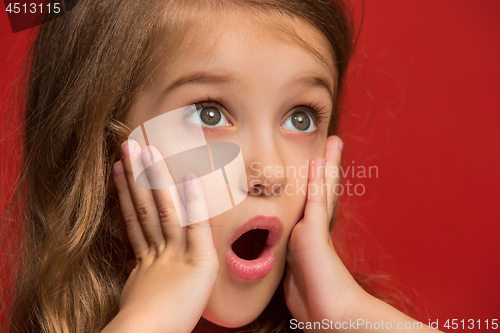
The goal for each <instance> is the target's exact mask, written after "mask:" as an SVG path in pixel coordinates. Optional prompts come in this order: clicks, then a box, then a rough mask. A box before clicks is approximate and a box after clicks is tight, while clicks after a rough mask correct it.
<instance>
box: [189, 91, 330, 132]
mask: <svg viewBox="0 0 500 333" xmlns="http://www.w3.org/2000/svg"><path fill="white" fill-rule="evenodd" d="M194 104H195V105H196V107H197V108H198V106H200V108H203V107H207V106H214V105H218V106H222V97H221V98H219V99H215V100H213V99H212V98H210V96H209V95H207V97H206V99H205V101H203V102H196V103H194ZM207 104H208V105H207ZM300 108H307V109H308V110H304V111H306V112H307V113H308V114H309V115H311V116H312V117H313V118H314V121H315V122H316V123H319V122H321V121H324V120H326V119H327V118H328V110H325V111H323V110H324V109H325V107H324V106H322V107H320V106H319V105H318V104H317V103H315V102H311V103H309V104H308V105H298V106H296V107H295V108H294V109H300ZM289 116H290V115H289ZM203 127H204V128H206V129H209V130H211V131H215V130H219V129H221V128H223V127H224V126H203ZM317 131H319V127H318V128H317Z"/></svg>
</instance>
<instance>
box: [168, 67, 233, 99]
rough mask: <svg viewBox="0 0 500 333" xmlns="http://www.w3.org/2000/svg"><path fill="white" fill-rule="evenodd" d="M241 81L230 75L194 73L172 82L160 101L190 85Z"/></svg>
mask: <svg viewBox="0 0 500 333" xmlns="http://www.w3.org/2000/svg"><path fill="white" fill-rule="evenodd" d="M237 81H240V80H239V79H238V78H236V77H235V76H233V75H229V74H223V75H221V74H210V73H206V72H194V73H190V74H188V75H183V76H181V77H179V78H177V79H176V80H174V81H173V82H171V83H170V84H169V85H168V86H167V87H166V88H165V89H163V90H162V91H161V92H160V96H159V100H162V99H163V98H165V96H166V95H167V94H168V93H169V92H170V91H172V90H174V89H175V88H177V87H180V86H182V85H185V84H188V83H194V82H197V83H212V84H214V83H215V84H222V83H234V82H237Z"/></svg>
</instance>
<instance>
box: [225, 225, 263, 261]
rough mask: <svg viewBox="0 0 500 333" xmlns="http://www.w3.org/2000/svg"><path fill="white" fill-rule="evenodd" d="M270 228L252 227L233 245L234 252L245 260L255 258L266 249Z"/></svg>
mask: <svg viewBox="0 0 500 333" xmlns="http://www.w3.org/2000/svg"><path fill="white" fill-rule="evenodd" d="M268 236H269V230H267V229H252V230H249V231H247V232H245V233H244V234H243V235H241V236H240V237H239V238H238V239H237V240H236V241H235V242H234V243H233V245H232V246H231V248H232V249H233V252H234V253H235V254H236V255H237V256H238V257H239V258H241V259H243V260H255V259H257V258H258V257H259V256H260V255H261V254H262V251H263V250H264V247H265V246H266V243H267V237H268Z"/></svg>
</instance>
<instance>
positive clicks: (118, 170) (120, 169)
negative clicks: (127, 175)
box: [113, 161, 123, 177]
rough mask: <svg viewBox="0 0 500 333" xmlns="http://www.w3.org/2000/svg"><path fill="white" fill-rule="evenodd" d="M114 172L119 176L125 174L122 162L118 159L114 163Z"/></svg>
mask: <svg viewBox="0 0 500 333" xmlns="http://www.w3.org/2000/svg"><path fill="white" fill-rule="evenodd" d="M113 173H114V174H115V177H119V176H121V175H123V164H122V162H120V161H118V162H116V163H115V164H114V165H113Z"/></svg>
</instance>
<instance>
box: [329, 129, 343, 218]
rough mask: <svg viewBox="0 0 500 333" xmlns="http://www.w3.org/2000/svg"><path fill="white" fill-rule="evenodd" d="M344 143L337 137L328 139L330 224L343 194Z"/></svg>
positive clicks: (333, 136)
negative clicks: (341, 187) (339, 197)
mask: <svg viewBox="0 0 500 333" xmlns="http://www.w3.org/2000/svg"><path fill="white" fill-rule="evenodd" d="M343 147H344V143H343V142H342V140H341V139H340V138H339V137H338V136H335V135H332V136H330V137H328V139H327V142H326V148H325V159H326V172H325V173H326V175H325V177H326V188H327V194H328V196H327V201H328V207H327V212H328V222H330V220H331V218H332V215H333V210H334V208H335V204H336V203H337V196H338V194H339V193H342V192H341V190H340V183H339V181H340V174H341V170H340V163H341V159H342V148H343Z"/></svg>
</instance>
